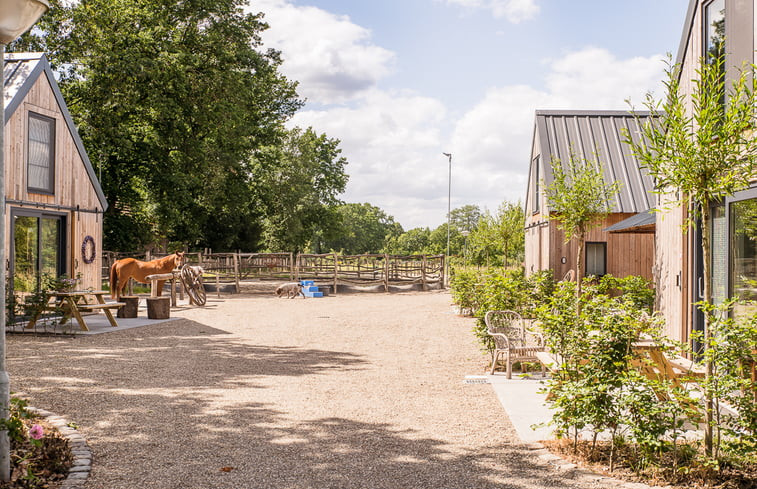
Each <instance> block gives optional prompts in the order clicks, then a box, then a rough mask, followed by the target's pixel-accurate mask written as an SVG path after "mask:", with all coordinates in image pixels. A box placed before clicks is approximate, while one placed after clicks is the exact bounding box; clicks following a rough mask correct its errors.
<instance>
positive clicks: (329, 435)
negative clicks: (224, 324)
mask: <svg viewBox="0 0 757 489" xmlns="http://www.w3.org/2000/svg"><path fill="white" fill-rule="evenodd" d="M168 352H170V355H169V354H168ZM8 353H9V355H8V357H9V358H8V363H9V371H10V373H11V379H12V389H13V390H14V391H21V392H23V393H24V394H25V395H27V396H28V397H30V398H31V402H32V404H33V405H35V406H37V407H41V408H47V409H51V410H53V411H55V412H56V413H59V414H61V415H64V416H66V417H67V418H69V419H71V420H72V421H75V422H76V423H77V424H79V426H80V430H81V431H82V432H83V434H84V435H85V436H86V437H87V439H88V442H89V443H90V445H91V447H92V449H93V451H94V469H93V473H92V476H91V478H90V480H89V482H88V483H87V486H86V487H87V488H88V489H105V488H108V489H120V488H124V489H125V488H129V489H131V488H134V487H145V488H150V489H163V488H166V489H168V488H182V489H194V488H196V489H200V488H203V489H206V488H242V489H246V488H274V489H305V488H308V489H311V488H312V489H331V488H334V489H335V488H360V489H364V488H365V489H371V488H377V489H383V488H387V489H388V488H392V489H423V488H434V489H437V488H438V489H457V488H459V489H490V488H491V489H493V488H517V489H527V488H528V489H531V488H534V489H535V488H543V487H554V488H560V489H562V488H569V487H576V486H575V485H571V483H570V481H564V480H561V479H560V478H559V476H558V475H557V474H555V473H554V472H551V471H546V470H545V469H543V468H542V467H540V466H538V465H536V464H534V463H532V461H531V459H530V458H529V456H528V454H527V453H526V452H525V451H522V450H519V449H518V448H517V447H490V448H486V449H484V450H481V451H477V452H463V453H460V452H453V451H452V450H451V448H450V447H448V446H447V445H446V443H445V442H444V441H442V440H438V439H433V438H419V437H418V436H417V434H416V433H414V432H412V431H398V430H396V429H394V428H393V427H392V426H391V425H388V424H379V423H365V422H360V421H355V420H350V419H343V418H326V419H317V420H306V421H297V420H293V419H292V417H293V416H296V414H293V413H282V412H280V411H277V410H276V409H273V408H272V407H271V406H270V405H266V404H263V403H261V402H258V401H256V399H255V393H256V392H257V391H258V389H272V388H274V389H275V388H276V386H275V385H273V386H272V385H270V378H269V379H263V378H264V377H272V378H274V379H279V378H281V379H282V381H283V380H284V378H285V377H287V376H305V375H318V374H321V373H324V372H328V371H333V370H334V369H338V370H342V371H343V370H351V369H361V368H364V367H366V366H367V361H366V360H365V359H363V358H361V357H360V356H357V355H354V354H351V353H348V352H338V351H325V350H315V349H302V348H281V347H268V346H265V345H249V344H245V343H244V342H243V341H241V340H238V339H236V338H234V337H230V336H229V335H227V334H225V333H224V332H223V331H221V330H218V329H214V328H211V327H209V326H206V325H203V324H200V323H196V322H191V321H182V322H180V324H176V323H168V324H166V325H165V326H158V327H153V328H146V329H143V330H142V332H141V334H140V335H139V336H136V335H134V334H131V335H125V334H119V333H114V334H110V335H98V336H88V337H77V338H68V339H60V338H46V337H39V338H35V337H24V338H13V339H12V341H11V343H10V344H9V347H8ZM266 381H267V382H266ZM233 389H240V390H239V391H234V390H233ZM230 392H236V393H242V394H241V395H235V396H230V395H229V393H230ZM335 395H338V393H336V394H335ZM407 395H413V393H408V394H407ZM396 402H397V409H398V410H401V409H402V400H401V399H397V400H396ZM485 414H486V413H471V416H482V415H485ZM443 429H444V427H440V431H442V430H443Z"/></svg>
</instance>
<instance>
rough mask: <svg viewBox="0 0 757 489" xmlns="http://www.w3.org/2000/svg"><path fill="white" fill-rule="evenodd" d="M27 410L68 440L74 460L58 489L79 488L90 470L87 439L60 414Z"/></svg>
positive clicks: (90, 460) (90, 453)
mask: <svg viewBox="0 0 757 489" xmlns="http://www.w3.org/2000/svg"><path fill="white" fill-rule="evenodd" d="M26 409H27V410H28V411H29V412H31V413H34V414H36V415H37V416H40V417H42V418H45V421H47V422H48V423H50V424H51V425H53V426H54V427H55V429H57V430H58V432H59V433H60V434H61V435H62V436H63V438H65V439H67V440H68V446H69V447H70V448H71V455H73V458H74V461H73V464H72V465H71V468H70V469H68V477H66V478H65V479H64V480H63V482H62V483H61V485H60V489H80V488H82V487H84V483H85V482H87V478H88V477H89V473H90V471H91V470H92V450H90V449H89V445H87V440H85V439H84V437H83V436H82V435H81V433H79V432H78V431H77V430H75V429H74V428H72V427H71V426H69V424H70V423H69V421H68V420H67V419H65V418H62V417H60V416H56V415H55V414H54V413H51V412H50V411H45V410H44V409H38V408H34V407H28V408H26Z"/></svg>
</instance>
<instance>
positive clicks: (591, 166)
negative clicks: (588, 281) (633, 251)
mask: <svg viewBox="0 0 757 489" xmlns="http://www.w3.org/2000/svg"><path fill="white" fill-rule="evenodd" d="M551 165H552V175H553V181H552V183H551V184H550V185H549V186H548V187H547V188H546V195H547V199H548V201H549V218H550V219H554V220H556V221H557V222H558V227H559V228H560V229H562V231H563V232H564V233H565V241H566V242H569V241H570V240H571V239H575V240H576V242H577V244H578V247H577V248H578V249H577V251H576V296H577V297H579V296H580V295H581V281H582V277H583V273H582V272H583V262H582V258H583V250H584V245H585V243H586V233H587V232H588V231H589V230H591V229H592V228H594V227H596V226H597V225H599V223H600V222H601V221H602V220H603V219H604V218H605V216H607V213H608V212H609V210H610V199H612V197H613V196H614V195H615V194H616V193H617V192H618V182H609V183H607V182H605V181H604V178H603V177H602V171H601V170H600V169H599V165H598V164H597V163H596V162H591V161H587V160H582V159H580V158H578V156H577V155H575V154H572V153H571V155H570V160H569V161H568V163H567V165H566V168H563V164H562V162H561V161H560V160H558V159H553V160H552V161H551Z"/></svg>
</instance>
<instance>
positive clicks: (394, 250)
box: [385, 228, 431, 255]
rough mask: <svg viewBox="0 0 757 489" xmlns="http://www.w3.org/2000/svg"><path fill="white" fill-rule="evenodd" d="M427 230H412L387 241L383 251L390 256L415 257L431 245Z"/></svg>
mask: <svg viewBox="0 0 757 489" xmlns="http://www.w3.org/2000/svg"><path fill="white" fill-rule="evenodd" d="M430 238H431V231H430V230H429V229H428V228H413V229H409V230H407V231H405V232H404V233H402V234H400V235H399V236H396V237H392V238H391V239H389V240H388V241H387V244H386V248H385V251H386V253H389V254H392V255H415V254H419V253H424V252H425V250H426V249H427V248H428V247H429V245H430V244H431V239H430Z"/></svg>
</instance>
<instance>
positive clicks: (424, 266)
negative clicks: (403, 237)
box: [421, 255, 428, 291]
mask: <svg viewBox="0 0 757 489" xmlns="http://www.w3.org/2000/svg"><path fill="white" fill-rule="evenodd" d="M422 267H423V268H421V282H422V283H423V290H424V291H426V290H428V285H427V284H426V255H423V265H422Z"/></svg>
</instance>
